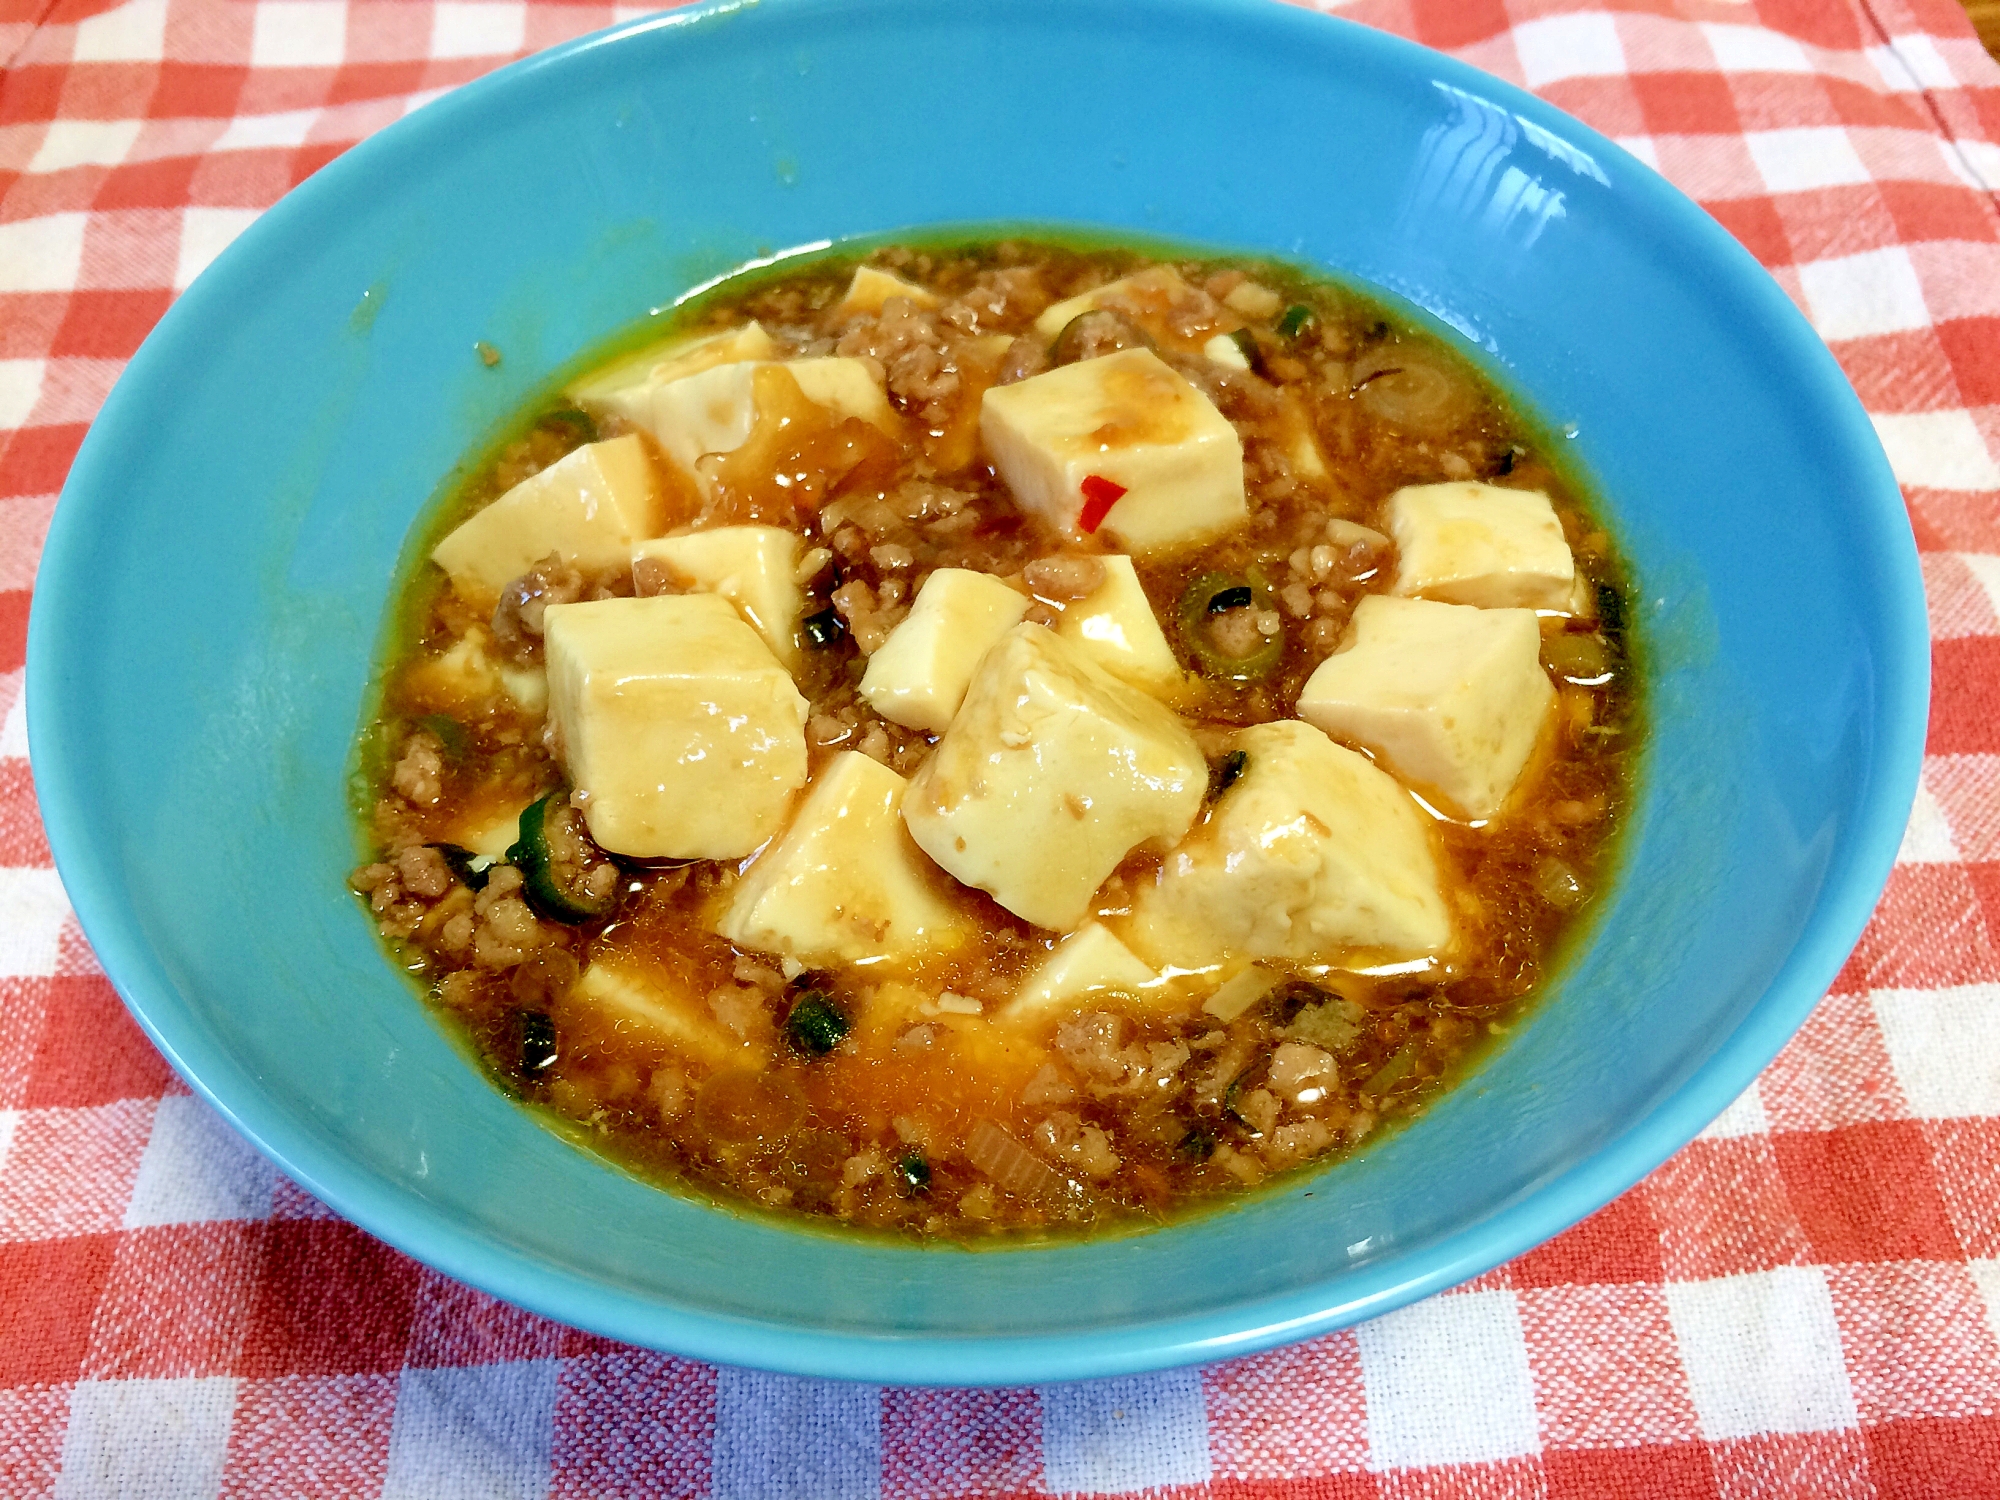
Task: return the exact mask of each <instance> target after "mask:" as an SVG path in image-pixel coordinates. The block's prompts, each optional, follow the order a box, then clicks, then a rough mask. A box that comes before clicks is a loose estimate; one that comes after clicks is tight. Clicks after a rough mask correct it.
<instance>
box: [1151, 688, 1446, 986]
mask: <svg viewBox="0 0 2000 1500" xmlns="http://www.w3.org/2000/svg"><path fill="white" fill-rule="evenodd" d="M1231 744H1232V747H1233V748H1235V749H1238V750H1241V751H1243V752H1244V754H1245V756H1246V757H1247V759H1246V761H1245V763H1244V767H1243V771H1242V774H1241V775H1239V776H1238V777H1237V779H1236V781H1235V783H1234V784H1233V785H1231V786H1230V787H1229V789H1228V790H1227V791H1225V792H1224V793H1223V794H1222V796H1221V797H1220V798H1218V799H1217V801H1216V803H1215V807H1214V810H1213V812H1212V813H1211V814H1210V816H1209V818H1208V821H1207V822H1205V823H1203V824H1202V825H1201V826H1200V827H1198V828H1196V829H1195V830H1194V831H1193V832H1192V833H1190V834H1189V835H1188V836H1187V837H1186V838H1185V839H1183V840H1182V841H1181V843H1180V844H1179V845H1178V846H1177V847H1175V848H1174V849H1173V850H1172V851H1171V852H1170V853H1169V854H1168V855H1167V857H1166V859H1165V861H1164V862H1163V863H1162V864H1161V866H1160V870H1159V873H1158V875H1157V876H1156V877H1155V878H1154V880H1153V881H1152V882H1151V883H1149V884H1142V885H1141V886H1140V887H1139V889H1138V890H1137V891H1136V892H1135V893H1134V898H1133V904H1132V915H1131V917H1130V918H1129V919H1128V920H1127V921H1126V923H1125V929H1124V936H1125V941H1126V942H1127V944H1128V945H1129V946H1130V947H1131V948H1132V950H1133V951H1134V952H1135V953H1137V954H1138V955H1139V956H1140V957H1141V958H1143V959H1145V960H1146V961H1147V962H1149V963H1152V964H1154V965H1156V966H1158V967H1161V968H1165V967H1168V966H1169V965H1171V966H1174V967H1177V968H1185V969H1199V968H1206V967H1208V966H1210V965H1214V964H1221V963H1225V962H1227V961H1229V960H1231V959H1236V960H1245V959H1247V960H1252V961H1254V960H1257V959H1290V960H1294V961H1299V962H1307V961H1311V962H1330V961H1335V960H1337V959H1339V958H1341V957H1342V956H1343V955H1347V954H1351V953H1357V952H1358V953H1366V954H1370V955H1380V956H1381V957H1382V958H1384V959H1389V960H1403V959H1410V958H1416V957H1420V956H1424V955H1428V954H1434V953H1437V952H1439V951H1440V950H1442V949H1443V948H1444V947H1445V946H1446V945H1447V944H1448V943H1449V942H1450V940H1451V919H1450V916H1449V913H1448V910H1447V908H1446V905H1445V898H1444V891H1443V888H1442V885H1441V877H1440V874H1439V869H1438V860H1437V854H1436V851H1435V849H1434V848H1433V845H1432V838H1433V835H1432V833H1431V830H1430V828H1429V827H1428V826H1427V820H1426V818H1425V817H1424V814H1423V812H1422V811H1421V810H1420V809H1419V808H1418V806H1417V804H1416V802H1415V800H1414V799H1413V798H1412V797H1411V796H1410V795H1409V793H1408V792H1406V791H1404V790H1403V789H1402V788H1401V787H1400V786H1398V785H1397V784H1396V781H1395V779H1394V778H1393V777H1391V776H1390V775H1388V773H1387V772H1384V771H1381V770H1378V769H1377V768H1376V767H1375V766H1374V765H1373V764H1371V763H1370V762H1369V760H1368V759H1367V757H1365V756H1362V755H1357V754H1356V753H1355V752H1354V751H1352V750H1349V749H1346V748H1344V747H1343V746H1340V745H1336V744H1334V743H1333V741H1332V740H1330V739H1328V738H1327V737H1326V736H1325V735H1324V734H1321V733H1320V732H1319V731H1318V730H1317V729H1314V728H1313V727H1312V726H1311V725H1310V724H1301V723H1299V722H1298V721H1297V720H1295V719H1287V720H1281V721H1279V722H1277V723H1272V724H1257V725H1253V726H1252V727H1250V728H1248V729H1244V730H1241V731H1239V732H1238V733H1237V734H1236V735H1235V736H1234V738H1233V740H1232V741H1231Z"/></svg>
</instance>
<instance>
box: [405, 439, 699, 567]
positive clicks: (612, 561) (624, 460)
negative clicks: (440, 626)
mask: <svg viewBox="0 0 2000 1500" xmlns="http://www.w3.org/2000/svg"><path fill="white" fill-rule="evenodd" d="M666 519H667V518H666V498H665V496H664V494H663V493H662V491H661V488H660V478H659V475H658V474H657V473H655V472H654V469H653V461H652V459H651V457H650V456H649V455H648V454H647V452H646V445H645V444H644V443H643V442H641V441H640V440H639V439H638V438H637V437H634V436H632V435H631V434H629V433H628V434H627V435H626V436H624V437H617V438H612V439H611V440H610V441H609V442H603V443H585V444H584V445H583V446H582V447H581V448H578V449H576V450H575V451H574V452H571V453H566V454H564V455H563V456H562V457H561V458H559V459H557V460H556V461H555V462H554V463H552V464H550V465H549V466H548V467H547V468H546V469H544V470H542V472H541V473H539V474H535V475H532V476H531V477H529V478H527V479H524V480H522V481H521V482H520V483H519V484H517V485H515V486H514V487H513V488H512V489H511V490H509V491H507V493H506V494H504V495H502V496H501V497H500V498H499V499H498V500H495V501H494V502H493V503H492V504H491V505H489V506H487V507H486V508H485V509H484V510H481V511H479V512H477V513H476V514H474V515H473V516H472V517H471V518H470V519H469V520H467V521H465V522H464V523H463V524H461V525H460V526H458V527H457V528H456V529H455V530H454V531H452V533H451V534H450V535H449V536H447V537H446V538H445V539H444V540H443V541H441V542H439V543H438V544H437V546H436V547H435V548H433V549H432V551H431V560H432V561H433V562H435V563H436V564H437V565H438V566H439V567H440V568H443V569H444V571H445V573H446V574H447V575H449V577H450V578H451V581H452V586H453V587H454V588H455V589H457V590H458V591H459V593H460V594H461V595H463V596H464V597H465V598H467V599H472V600H488V599H494V598H497V597H499V594H500V590H501V589H503V588H505V587H506V586H507V585H508V584H509V583H511V582H513V581H514V580H515V579H516V578H519V577H520V576H521V575H522V574H523V573H525V572H527V571H528V569H530V568H532V567H533V566H534V565H535V564H536V563H538V562H540V561H541V560H542V559H543V558H545V557H547V556H548V555H549V554H550V553H551V552H559V553H561V554H562V558H563V561H564V562H567V563H570V564H572V565H573V566H575V567H578V568H581V569H582V570H583V571H584V572H586V573H592V572H598V571H601V570H603V569H606V568H615V567H618V566H620V565H622V564H623V563H624V562H625V561H626V559H627V558H629V557H630V556H631V553H632V544H633V543H634V542H636V541H639V540H641V539H643V538H645V537H650V536H657V535H659V533H660V532H661V531H662V530H663V529H664V528H665V526H666Z"/></svg>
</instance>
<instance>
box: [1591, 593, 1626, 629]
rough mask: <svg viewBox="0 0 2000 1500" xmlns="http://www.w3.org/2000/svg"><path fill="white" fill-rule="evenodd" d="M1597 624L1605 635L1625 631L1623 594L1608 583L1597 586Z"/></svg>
mask: <svg viewBox="0 0 2000 1500" xmlns="http://www.w3.org/2000/svg"><path fill="white" fill-rule="evenodd" d="M1597 626H1598V629H1600V630H1602V631H1603V632H1604V633H1605V634H1606V635H1607V636H1612V637H1616V636H1619V635H1622V634H1624V632H1625V596H1624V595H1623V594H1622V593H1620V592H1619V591H1618V589H1617V588H1616V587H1614V586H1613V585H1611V584H1608V583H1600V584H1599V585H1598V586H1597Z"/></svg>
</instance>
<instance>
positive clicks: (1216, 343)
mask: <svg viewBox="0 0 2000 1500" xmlns="http://www.w3.org/2000/svg"><path fill="white" fill-rule="evenodd" d="M1201 352H1202V353H1203V354H1204V355H1205V356H1206V357H1208V358H1209V359H1212V360H1214V361H1215V363H1217V364H1219V365H1227V366H1228V367H1229V368H1230V369H1232V370H1247V369H1249V368H1250V356H1249V355H1247V354H1245V353H1244V352H1243V346H1242V345H1241V344H1239V343H1237V342H1236V340H1235V339H1233V338H1231V337H1230V336H1229V335H1228V334H1226V333H1218V334H1217V335H1216V336H1215V337H1214V338H1212V339H1210V340H1209V341H1208V342H1207V343H1205V344H1203V345H1202V346H1201Z"/></svg>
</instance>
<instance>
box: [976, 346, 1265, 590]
mask: <svg viewBox="0 0 2000 1500" xmlns="http://www.w3.org/2000/svg"><path fill="white" fill-rule="evenodd" d="M979 436H980V438H981V440H982V441H983V442H984V443H985V444H986V452H987V456H988V457H990V458H991V459H992V460H993V464H994V467H995V468H996V469H997V470H998V471H999V473H1000V477H1001V478H1002V479H1003V480H1005V481H1006V484H1007V488H1008V489H1010V490H1012V491H1013V492H1014V498H1015V500H1016V501H1017V502H1018V503H1019V504H1020V505H1021V507H1022V508H1023V509H1024V510H1029V511H1033V512H1035V513H1036V514H1038V515H1040V516H1041V517H1042V518H1043V519H1044V520H1046V521H1048V522H1049V523H1050V524H1051V525H1053V526H1056V527H1058V528H1060V529H1061V530H1062V532H1063V533H1064V534H1065V535H1066V536H1070V537H1079V536H1083V535H1085V534H1086V533H1085V531H1084V527H1083V525H1082V521H1081V517H1082V515H1083V511H1084V507H1085V504H1086V497H1085V495H1084V491H1083V486H1084V481H1085V480H1086V479H1092V478H1095V479H1097V480H1100V481H1109V482H1110V483H1111V484H1112V485H1114V486H1116V487H1117V488H1119V489H1122V490H1123V491H1124V493H1123V494H1122V495H1120V496H1119V497H1118V498H1117V500H1116V501H1115V503H1114V504H1113V505H1112V506H1111V508H1110V510H1109V511H1107V512H1106V513H1105V514H1104V516H1103V519H1102V520H1101V521H1100V522H1099V524H1098V526H1097V527H1096V528H1095V529H1096V531H1097V532H1098V533H1099V534H1101V535H1103V536H1105V537H1108V538H1110V539H1111V540H1112V541H1113V542H1115V543H1117V545H1118V546H1119V547H1120V548H1121V549H1123V550H1124V551H1126V552H1158V551H1162V550H1165V549H1167V548H1171V547H1178V546H1181V545H1183V544H1185V543H1189V542H1194V541H1198V540H1200V539H1201V538H1203V537H1208V536H1213V535H1215V534H1216V533H1218V532H1222V531H1227V530H1228V529H1229V528H1230V527H1232V526H1235V525H1236V524H1238V523H1239V522H1241V521H1242V520H1243V518H1244V517H1245V516H1246V515H1247V514H1248V513H1249V511H1248V506H1247V504H1246V502H1245V499H1244V491H1243V442H1242V439H1240V438H1239V437H1238V436H1237V435H1236V429H1235V428H1234V427H1232V426H1231V425H1230V423H1229V419H1228V418H1226V417H1225V416H1223V415H1222V413H1221V412H1219V411H1217V410H1216V409H1215V406H1214V403H1212V402H1211V401H1210V400H1209V399H1208V397H1206V396H1204V395H1203V394H1202V393H1201V392H1200V391H1198V390H1196V389H1195V388H1194V387H1193V386H1192V385H1190V384H1189V383H1188V382H1187V381H1186V380H1183V379H1182V378H1181V377H1180V376H1179V375H1177V374H1175V373H1174V371H1172V370H1171V369H1169V368H1168V367H1167V365H1166V363H1165V362H1164V361H1163V360H1161V359H1160V357H1159V356H1158V355H1157V354H1154V353H1153V352H1152V351H1151V350H1150V349H1122V350H1120V351H1119V352H1118V353H1116V354H1107V355H1104V356H1103V357H1102V358H1099V359H1086V360H1080V361H1078V362H1077V363H1075V364H1072V365H1062V366H1060V367H1058V368H1056V369H1053V370H1049V371H1046V372H1044V373H1043V374H1040V375H1036V376H1032V377H1031V378H1029V379H1027V380H1021V381H1016V382H1015V383H1014V384H1013V385H996V386H993V387H991V388H990V389H988V390H987V392H986V393H985V395H984V396H982V397H981V398H980V411H979Z"/></svg>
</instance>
